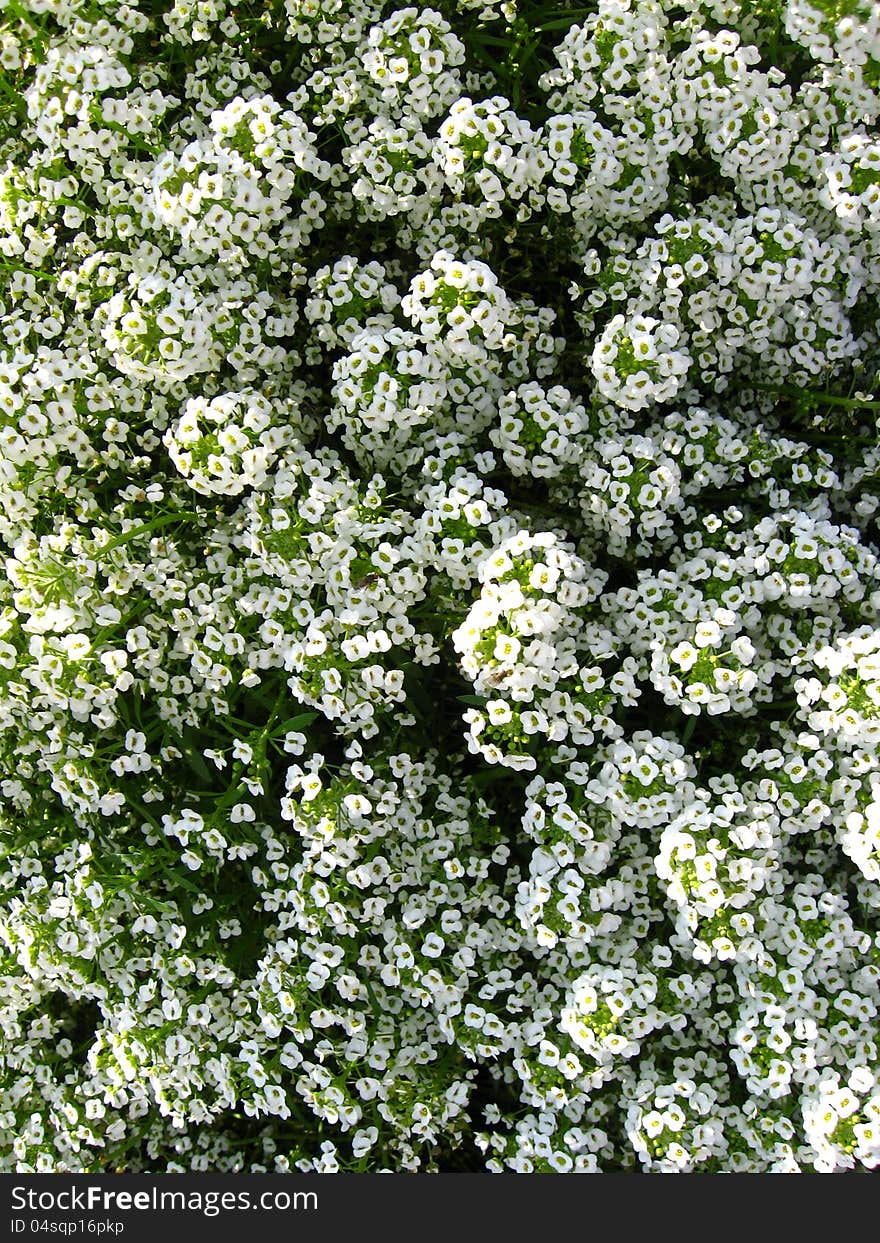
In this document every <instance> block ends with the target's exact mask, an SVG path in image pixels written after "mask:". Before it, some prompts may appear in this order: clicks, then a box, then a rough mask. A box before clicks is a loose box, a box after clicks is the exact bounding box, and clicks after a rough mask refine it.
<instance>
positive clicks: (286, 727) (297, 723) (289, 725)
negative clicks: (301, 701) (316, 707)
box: [272, 712, 321, 737]
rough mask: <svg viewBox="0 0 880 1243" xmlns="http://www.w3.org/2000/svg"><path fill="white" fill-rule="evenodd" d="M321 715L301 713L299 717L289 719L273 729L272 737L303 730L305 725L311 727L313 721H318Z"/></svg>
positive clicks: (318, 713)
mask: <svg viewBox="0 0 880 1243" xmlns="http://www.w3.org/2000/svg"><path fill="white" fill-rule="evenodd" d="M320 715H321V714H320V712H300V714H299V715H298V716H291V717H288V718H287V720H286V721H282V722H281V723H280V724H279V725H274V726H273V727H272V736H273V737H278V735H279V734H289V733H290V732H291V731H292V730H295V729H301V728H302V727H303V726H304V725H311V723H312V721H316V720H317V719H318V717H319V716H320Z"/></svg>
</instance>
